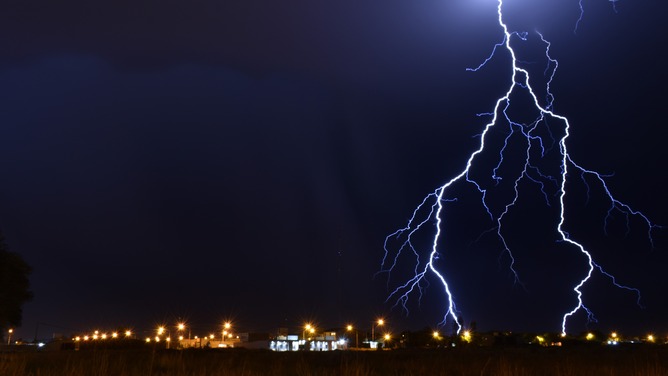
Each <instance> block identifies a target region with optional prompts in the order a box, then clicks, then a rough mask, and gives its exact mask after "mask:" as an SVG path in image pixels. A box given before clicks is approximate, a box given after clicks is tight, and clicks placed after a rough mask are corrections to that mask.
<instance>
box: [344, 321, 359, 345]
mask: <svg viewBox="0 0 668 376" xmlns="http://www.w3.org/2000/svg"><path fill="white" fill-rule="evenodd" d="M346 330H348V331H349V332H351V331H353V330H355V348H358V347H359V331H358V330H357V329H355V328H353V326H352V325H348V326H346Z"/></svg>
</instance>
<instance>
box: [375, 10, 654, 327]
mask: <svg viewBox="0 0 668 376" xmlns="http://www.w3.org/2000/svg"><path fill="white" fill-rule="evenodd" d="M579 6H580V11H581V13H580V17H579V19H578V20H577V22H576V30H577V26H578V24H579V23H580V22H581V21H582V15H583V5H582V1H581V0H580V1H579ZM614 6H615V3H614V0H613V7H614ZM502 9H503V0H498V1H497V13H498V22H499V26H500V27H501V29H502V30H503V39H502V41H501V42H500V43H498V44H496V45H494V47H493V49H492V52H491V54H490V55H489V56H488V57H487V58H486V59H485V60H484V61H483V62H482V63H481V64H480V65H479V66H477V67H475V68H468V69H467V70H468V71H471V72H476V71H478V70H480V69H483V68H484V67H485V65H486V64H487V63H488V62H489V61H490V60H492V59H493V58H495V56H497V54H498V52H499V51H500V50H504V49H505V51H507V52H508V53H509V55H510V60H511V63H512V74H511V83H510V86H509V87H508V89H507V91H506V92H505V94H504V95H503V96H502V97H500V98H498V100H496V104H495V106H494V110H493V111H491V112H489V113H485V114H478V116H491V117H492V119H491V121H490V122H489V123H487V124H486V125H485V127H484V129H483V131H482V133H481V134H480V144H479V146H478V148H477V150H475V151H473V152H472V153H471V155H470V156H469V158H468V160H467V162H466V166H465V167H464V169H463V170H462V171H461V172H460V173H459V174H457V175H456V176H455V177H453V178H452V179H450V180H449V181H447V182H446V183H445V184H443V185H442V186H440V187H439V188H437V189H436V190H434V191H433V192H431V193H430V194H428V195H427V196H426V197H425V198H424V200H423V201H422V202H421V203H420V204H419V205H418V206H417V208H416V209H415V211H414V212H413V215H412V216H411V218H410V219H409V221H408V223H407V225H406V226H405V227H404V228H402V229H399V230H397V231H396V232H394V233H392V234H390V235H389V236H388V237H387V238H386V239H385V255H384V257H383V260H382V263H381V272H387V273H388V275H389V274H390V273H391V272H392V271H393V270H394V268H395V267H396V266H397V263H398V260H399V257H400V256H401V255H402V254H403V253H405V252H411V253H412V255H413V258H414V260H415V261H414V262H415V267H414V272H415V273H414V276H413V277H412V278H410V279H408V280H407V281H405V282H404V283H402V284H399V285H398V287H396V289H394V290H393V291H392V292H391V293H390V294H389V296H388V298H387V300H388V301H391V300H393V301H395V306H397V305H401V306H402V308H403V309H404V310H405V311H406V313H408V308H407V303H408V301H409V298H410V296H411V295H413V294H417V295H418V300H421V299H422V294H423V289H424V288H425V287H426V286H427V285H428V282H427V280H426V278H427V276H428V275H433V276H435V277H436V279H437V280H438V281H440V283H441V285H442V288H443V291H444V292H445V297H446V299H447V303H446V304H445V313H444V315H443V320H442V321H441V323H440V324H439V325H444V324H445V323H446V321H447V320H448V319H451V320H452V321H454V324H455V325H456V327H457V328H458V329H457V332H458V333H459V331H461V329H462V325H463V323H461V322H460V319H459V318H458V314H459V312H458V310H457V306H456V304H455V296H454V293H453V290H452V289H451V286H450V284H449V283H448V281H447V279H446V278H445V276H444V274H443V273H442V272H440V271H439V270H437V269H436V267H435V266H434V262H435V261H436V260H437V259H438V258H439V257H440V256H441V252H440V251H439V249H440V248H441V246H440V242H441V240H442V237H443V235H444V234H443V233H442V230H441V227H442V222H443V215H444V213H443V212H444V203H445V202H448V201H454V200H456V199H454V198H448V196H447V195H446V194H447V193H449V191H450V190H451V189H452V187H453V185H455V184H457V183H463V182H466V183H470V184H472V185H473V186H474V187H475V188H476V189H477V191H478V192H479V193H480V195H481V202H482V205H483V206H484V208H485V210H486V212H487V214H488V215H489V216H490V218H491V219H492V221H493V223H495V227H493V228H492V229H491V231H494V232H495V233H496V236H498V238H499V240H500V242H501V245H502V254H503V255H506V256H508V257H509V259H510V264H509V268H510V271H511V272H512V274H513V276H514V279H515V282H516V283H519V284H522V282H521V280H520V276H519V274H518V273H517V271H516V270H515V257H514V256H513V253H512V252H511V249H510V247H509V245H508V243H507V242H506V239H505V238H504V235H503V231H502V230H503V223H504V219H505V217H506V215H507V214H508V213H509V212H510V211H511V210H512V209H513V207H514V206H515V205H516V203H517V201H518V199H519V197H520V183H521V182H522V181H528V182H531V183H534V184H535V185H537V186H538V187H539V189H540V191H541V192H542V195H543V197H544V198H545V202H546V204H547V205H548V206H550V197H549V195H548V193H547V191H546V185H551V186H554V189H555V190H556V192H557V193H556V195H555V196H557V197H558V206H559V220H558V223H556V231H557V232H558V234H559V238H560V239H559V240H560V241H562V242H565V243H568V244H570V245H571V246H573V247H574V248H575V249H577V250H578V251H579V252H580V253H581V254H582V256H583V257H584V258H585V260H586V263H587V272H586V274H585V276H584V277H583V278H582V279H581V280H580V282H579V283H578V284H577V285H576V286H574V287H573V292H574V293H575V297H576V304H575V305H574V306H573V308H572V309H570V310H569V311H568V312H566V313H565V314H564V315H563V319H562V322H561V331H562V334H564V335H565V334H566V327H567V321H568V319H569V318H570V317H572V316H573V315H574V314H576V313H577V312H579V311H583V312H584V313H585V314H586V315H587V318H588V320H589V321H596V318H595V317H594V315H593V312H592V311H591V310H590V309H589V308H587V306H586V305H585V303H584V297H583V292H582V288H583V287H584V286H585V285H586V284H587V282H588V281H589V280H590V279H591V277H592V275H593V274H594V273H596V272H598V273H600V274H601V275H602V276H604V277H606V278H608V279H609V280H610V282H611V283H612V284H613V285H615V286H617V287H619V288H621V289H625V290H629V291H631V292H633V293H635V294H636V300H637V303H638V305H640V291H639V290H637V289H635V288H633V287H628V286H624V285H622V284H619V283H618V282H617V280H616V278H615V277H614V276H612V275H611V274H609V273H608V272H606V271H605V270H604V269H603V268H602V267H601V266H600V265H599V264H597V263H596V262H595V261H594V258H593V256H592V254H591V253H590V252H589V251H587V249H586V248H585V247H584V246H583V245H582V244H581V243H579V242H578V241H576V240H574V239H573V238H572V237H571V236H570V234H569V233H568V232H567V231H566V230H565V223H566V205H565V200H566V195H567V190H566V184H567V181H568V179H569V177H570V176H571V175H572V174H571V172H572V171H573V172H576V173H579V175H580V177H581V179H582V181H583V183H584V184H585V186H586V188H587V192H589V186H588V185H587V182H586V181H585V177H587V176H591V177H593V179H594V180H595V181H597V182H598V184H600V186H601V187H602V188H603V190H604V191H605V194H606V195H607V199H608V200H609V202H610V206H609V209H608V216H607V217H606V218H605V220H604V226H607V221H608V217H609V216H610V215H611V213H612V212H613V211H618V212H621V213H623V214H624V215H625V216H626V219H627V225H628V219H629V217H630V216H637V217H639V218H641V219H642V220H643V221H644V223H645V224H646V225H647V229H648V230H647V231H648V237H649V240H650V243H651V244H652V246H653V242H652V230H654V229H655V228H656V227H658V226H656V225H655V224H653V223H652V222H651V221H650V220H649V219H648V218H647V217H646V216H645V215H644V214H643V213H641V212H639V211H637V210H634V209H632V208H631V207H630V206H629V205H627V204H624V203H622V202H621V201H619V200H617V199H616V198H615V197H614V196H613V195H612V193H611V191H610V189H609V188H608V185H607V183H606V180H605V178H606V176H605V175H602V174H600V173H598V172H596V171H592V170H588V169H586V168H584V167H582V166H581V165H579V164H577V163H575V162H574V161H573V159H572V158H571V155H570V154H569V152H568V148H567V140H568V138H569V136H570V123H569V121H568V119H567V118H566V117H565V116H562V115H559V114H557V113H555V112H554V109H553V102H554V96H553V95H552V92H551V88H550V85H551V84H552V80H553V79H554V77H555V74H556V71H557V68H558V62H557V60H555V59H553V58H552V57H551V56H550V46H551V45H550V43H549V42H548V41H547V40H546V39H545V38H544V37H543V35H542V34H540V33H538V36H539V37H540V40H541V42H542V43H543V44H544V46H545V59H546V61H547V66H546V68H545V71H544V76H545V77H546V80H545V87H546V88H545V97H544V104H541V101H540V100H539V99H538V96H537V95H536V92H535V91H534V88H533V87H532V85H531V82H532V81H531V80H530V74H529V71H528V70H527V69H525V68H522V67H521V66H520V63H521V62H520V60H518V58H517V56H516V53H515V50H514V49H513V47H512V46H511V42H513V41H515V42H518V43H522V42H524V41H526V40H527V39H528V38H529V34H528V33H526V32H516V31H510V30H509V28H508V26H507V25H506V23H505V22H504V17H503V11H502ZM517 92H524V93H528V94H529V98H531V101H532V105H533V107H534V110H535V111H536V112H537V113H538V116H537V117H536V119H535V120H533V121H532V122H530V123H528V124H522V123H520V122H517V121H514V120H512V118H511V116H510V115H509V112H508V110H509V108H510V107H511V100H510V98H511V95H513V94H515V93H517ZM500 116H502V118H501V119H500ZM499 120H503V122H505V123H507V124H508V126H509V130H508V133H507V136H506V137H505V139H504V140H503V145H502V146H501V148H500V150H499V152H498V163H497V164H496V166H495V167H494V168H493V170H492V179H493V180H494V181H495V182H496V183H497V184H499V182H500V181H501V180H502V179H503V177H502V176H501V175H500V173H499V171H500V168H501V166H502V164H503V163H505V161H504V155H505V153H506V152H507V147H508V143H509V141H510V139H511V137H514V136H519V137H522V138H523V140H524V142H525V144H526V149H525V150H526V153H525V154H524V162H523V165H522V166H521V167H522V168H521V171H520V172H519V175H518V176H517V177H516V178H515V179H514V182H513V190H514V194H513V195H512V198H511V199H510V200H509V201H508V202H507V203H505V205H503V206H502V207H503V209H502V210H501V211H500V213H497V214H494V213H493V211H492V210H491V209H490V207H489V205H488V202H487V200H488V196H487V189H486V188H484V187H483V185H482V184H480V183H479V182H477V181H476V180H475V178H474V177H473V176H472V175H471V171H472V169H473V165H474V161H475V159H476V157H478V156H479V155H480V154H482V153H483V151H484V150H485V141H486V140H487V139H488V137H490V136H489V134H490V131H491V130H492V128H494V127H496V126H498V123H499ZM548 120H550V121H554V122H557V123H559V124H563V125H562V127H563V128H562V130H561V132H563V134H562V135H560V138H559V140H558V143H557V142H556V140H555V139H554V136H553V133H552V131H551V130H550V127H549V126H548V124H547V122H548ZM539 130H542V131H543V132H547V133H548V135H549V137H551V138H552V141H554V142H552V144H557V145H558V150H559V153H560V154H559V162H558V163H559V166H558V169H559V171H560V173H559V174H556V176H550V175H548V174H544V173H543V172H541V170H540V169H539V168H538V167H537V166H536V165H535V163H532V162H534V159H535V158H543V157H545V155H546V153H547V152H548V150H549V144H548V146H546V142H545V140H543V136H540V135H539ZM536 155H540V157H537V156H536ZM432 224H433V225H434V228H435V233H434V235H433V241H432V242H431V246H430V247H429V249H428V257H426V258H423V257H421V252H420V251H419V250H418V247H416V246H415V245H414V243H413V239H414V237H415V236H416V234H417V233H418V232H420V230H423V229H425V228H427V227H431V226H432ZM488 232H489V231H488ZM397 240H398V241H399V247H398V248H397V249H395V250H391V248H390V244H391V243H390V242H391V241H392V242H394V241H397ZM424 253H427V252H424ZM390 260H392V261H391V262H390ZM389 283H390V282H389V278H388V284H389Z"/></svg>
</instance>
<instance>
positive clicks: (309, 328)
mask: <svg viewBox="0 0 668 376" xmlns="http://www.w3.org/2000/svg"><path fill="white" fill-rule="evenodd" d="M306 332H309V333H313V325H311V324H308V323H307V324H306V325H304V330H303V331H302V339H303V340H306Z"/></svg>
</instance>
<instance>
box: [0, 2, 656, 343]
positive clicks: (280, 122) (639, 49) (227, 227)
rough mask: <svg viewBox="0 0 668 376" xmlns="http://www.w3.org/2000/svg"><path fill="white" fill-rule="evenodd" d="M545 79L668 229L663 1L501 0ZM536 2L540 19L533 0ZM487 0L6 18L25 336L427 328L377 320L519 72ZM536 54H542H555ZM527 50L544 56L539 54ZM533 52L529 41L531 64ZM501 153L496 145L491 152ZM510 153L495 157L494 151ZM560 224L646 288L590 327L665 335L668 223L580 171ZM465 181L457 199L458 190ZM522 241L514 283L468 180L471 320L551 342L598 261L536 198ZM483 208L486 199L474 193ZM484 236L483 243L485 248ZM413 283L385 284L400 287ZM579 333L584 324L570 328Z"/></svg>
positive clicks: (519, 230)
mask: <svg viewBox="0 0 668 376" xmlns="http://www.w3.org/2000/svg"><path fill="white" fill-rule="evenodd" d="M506 3H507V5H506V9H507V21H508V23H509V26H510V27H511V29H513V30H520V31H528V32H530V34H529V38H530V39H529V41H528V42H527V46H534V47H538V48H539V49H538V50H537V51H538V53H537V54H534V55H531V54H528V55H527V62H526V64H528V66H531V64H534V65H535V67H536V68H535V69H537V71H538V72H542V70H543V69H544V63H545V62H544V61H543V60H541V59H540V58H541V55H540V54H541V53H542V50H540V48H541V46H540V44H539V43H538V42H539V41H540V39H538V36H537V34H535V33H533V32H534V30H538V31H540V32H541V33H543V35H544V36H545V38H546V39H548V40H550V41H551V42H552V47H551V50H550V52H551V55H552V57H554V58H557V59H558V60H559V70H558V71H557V74H556V77H555V80H554V82H553V84H552V89H553V92H554V94H555V97H556V99H555V102H554V108H555V111H556V112H557V113H559V114H561V115H564V116H567V117H568V118H569V119H570V121H571V137H570V138H569V149H570V152H571V153H572V157H573V158H574V159H575V160H576V161H577V162H578V163H579V164H581V165H583V166H584V167H586V168H590V169H594V170H597V171H600V172H602V173H605V174H612V176H611V177H610V178H608V183H609V187H610V189H611V190H612V192H613V193H614V194H615V195H616V197H617V198H618V199H620V200H622V201H623V202H625V203H627V204H629V205H631V206H632V207H633V208H634V209H637V210H641V211H643V212H644V213H645V214H646V215H647V216H648V217H649V218H650V219H651V220H653V221H654V222H655V223H657V224H659V225H668V213H667V211H666V209H667V208H668V198H667V197H666V195H665V189H664V186H663V184H664V180H665V175H666V172H665V171H666V170H665V168H666V167H665V166H666V163H667V162H668V151H667V150H666V149H665V148H664V147H663V143H664V142H665V139H664V137H663V136H664V135H665V134H666V131H665V129H663V128H664V127H665V126H666V125H668V123H667V122H666V120H665V117H666V116H667V115H666V112H665V109H666V100H667V99H668V97H667V95H666V91H665V88H666V87H667V85H668V76H667V73H666V67H665V59H664V58H663V57H662V56H663V54H664V51H663V50H664V49H665V48H666V46H668V26H667V24H668V23H667V22H666V20H665V19H664V17H665V16H666V15H668V4H666V2H664V1H659V0H644V1H633V0H621V1H619V2H617V3H615V4H616V5H617V6H616V8H617V12H615V9H614V8H613V7H612V3H611V2H609V1H605V0H584V3H583V6H584V9H585V13H584V17H583V19H582V21H581V23H580V24H579V28H578V30H577V32H574V27H575V24H576V22H577V19H578V17H579V8H578V2H577V0H568V1H564V0H540V1H531V2H528V1H519V0H514V1H513V0H507V1H506ZM525 3H529V5H525ZM501 39H502V32H501V29H500V28H499V26H498V24H497V21H496V2H495V1H492V0H474V1H471V0H438V1H436V0H411V1H407V0H383V1H380V0H355V1H352V0H338V1H318V0H315V1H314V0H290V1H282V2H276V1H266V0H244V1H213V0H198V1H188V2H186V1H174V0H170V1H146V0H133V1H118V0H116V1H113V2H112V1H97V2H90V1H79V0H74V1H70V0H65V1H56V2H54V1H45V0H27V1H26V0H22V1H18V0H16V1H15V0H11V1H3V2H2V3H1V4H0V179H1V182H2V183H1V184H0V229H1V230H2V232H3V233H4V235H5V238H6V242H7V245H8V247H9V249H10V250H11V251H14V252H17V253H19V254H20V255H22V256H23V258H24V259H25V260H26V261H27V262H28V263H29V264H30V265H31V266H32V268H33V274H32V276H31V283H32V289H33V291H34V294H35V298H34V300H33V301H32V302H30V303H27V304H26V305H25V306H24V323H23V327H22V328H19V329H18V330H17V334H18V335H17V338H18V337H24V338H27V339H32V337H33V336H34V333H35V328H36V327H37V325H38V323H40V324H39V333H38V335H39V336H40V337H49V336H50V335H51V333H54V332H57V333H71V332H75V331H81V330H93V329H95V328H113V327H117V326H123V325H129V326H131V327H134V328H137V330H144V329H146V330H148V329H150V328H154V327H155V326H156V325H157V324H161V323H167V324H171V323H175V322H176V320H177V319H179V318H183V319H186V320H188V322H189V323H190V325H191V326H192V327H193V330H194V331H197V330H201V331H202V333H204V332H208V331H209V330H211V329H210V328H216V327H217V326H218V325H220V323H222V322H223V320H225V319H232V320H233V321H234V322H235V325H237V327H238V328H239V329H240V330H245V331H273V330H274V328H277V327H286V326H287V327H290V328H292V330H291V331H292V332H295V333H296V332H299V330H300V329H299V328H300V327H301V325H302V324H303V323H304V322H305V321H315V322H316V323H317V324H319V325H321V326H323V327H337V326H342V325H343V324H344V323H347V322H353V323H355V324H356V325H358V326H361V327H369V326H370V325H371V322H372V321H373V319H374V318H376V317H378V316H384V317H386V318H387V320H388V323H389V324H388V325H389V326H390V328H391V329H393V330H400V329H421V328H424V327H435V325H436V324H437V323H438V322H439V321H440V320H441V319H442V315H443V313H444V306H443V305H444V303H445V301H444V297H443V295H442V293H441V289H440V288H439V286H438V285H437V284H436V283H435V282H436V281H435V280H432V282H433V283H432V286H431V288H430V289H429V290H428V291H427V292H426V293H425V295H424V297H423V299H422V302H421V304H420V305H418V304H417V301H412V302H411V303H410V304H409V308H410V309H411V313H410V315H408V316H406V315H405V314H404V313H403V312H402V310H401V309H399V308H395V309H392V304H393V302H389V303H385V298H386V296H387V294H388V290H387V286H388V279H387V275H386V274H380V275H375V273H376V272H378V271H379V270H380V262H381V259H382V257H383V252H384V251H383V242H384V240H385V236H387V235H388V234H390V233H392V232H393V231H395V230H396V229H398V228H401V227H403V226H404V225H405V223H406V221H407V220H408V219H409V218H410V216H411V214H412V211H413V209H414V207H415V206H416V205H418V204H419V203H420V202H421V201H422V199H423V197H424V196H425V195H426V194H428V193H429V192H432V191H433V190H434V189H435V188H437V187H438V186H440V185H441V184H443V183H444V182H445V181H447V180H449V179H450V178H451V177H452V176H454V175H455V174H457V173H459V172H460V171H461V170H462V168H463V167H464V164H465V162H466V160H467V158H468V156H469V155H470V153H471V152H472V151H474V150H475V149H476V148H477V145H478V140H479V139H478V138H477V137H476V135H479V134H480V132H481V131H482V128H483V127H484V124H485V123H486V120H487V119H486V118H484V117H477V116H476V114H478V113H482V112H488V111H491V110H492V108H493V106H494V102H495V100H496V98H497V97H499V96H501V95H503V93H504V90H505V89H506V87H507V85H508V80H509V78H508V77H509V74H510V71H509V65H508V60H507V59H506V58H505V57H506V56H505V55H503V54H501V55H499V56H497V57H496V58H495V59H494V60H493V61H492V62H491V63H490V64H489V65H488V66H487V67H485V69H483V70H481V71H480V72H477V73H473V72H467V71H466V68H467V67H475V66H477V65H478V64H480V63H481V62H482V61H483V60H484V59H485V58H486V57H487V56H489V53H490V52H491V50H492V47H493V45H494V44H495V43H499V42H501ZM537 41H538V42H537ZM531 43H533V44H531ZM526 50H527V51H529V50H531V48H527V49H526ZM499 137H500V139H502V138H503V137H504V136H503V131H501V130H500V131H499V135H498V136H497V139H499ZM497 154H498V153H497ZM572 181H573V183H572V187H573V192H574V193H573V196H572V197H573V201H571V202H570V204H569V205H570V207H571V208H572V210H573V213H574V214H575V215H574V218H573V219H572V220H571V221H570V222H568V221H567V222H566V225H565V227H566V228H567V230H568V231H569V232H570V233H571V234H572V235H573V236H574V237H578V239H580V240H581V241H582V242H583V243H584V244H585V245H586V246H587V247H588V248H589V249H591V250H592V252H593V253H594V254H595V257H596V259H597V260H598V261H599V262H600V264H601V265H602V266H603V267H604V268H605V269H606V270H607V271H608V272H610V273H612V274H614V275H615V276H616V277H617V278H618V281H619V282H622V283H626V284H628V285H631V286H633V287H637V288H639V289H640V290H641V291H642V293H643V299H642V301H641V303H642V305H643V306H644V307H645V308H644V309H641V308H638V307H637V306H636V302H635V296H634V294H633V293H629V292H628V291H624V290H619V289H613V288H611V285H610V283H609V282H608V281H607V280H605V279H603V278H600V276H598V277H596V278H595V279H594V280H592V283H591V284H589V285H587V287H586V288H585V289H584V292H585V299H588V300H586V302H587V303H588V306H589V307H590V308H591V309H592V310H593V311H594V313H595V314H596V317H597V318H598V320H599V322H598V324H591V325H589V328H592V329H600V330H610V329H616V330H626V331H639V332H641V333H643V332H644V331H645V330H653V331H655V332H656V333H664V334H667V333H668V320H666V317H668V299H666V298H665V294H666V291H667V290H666V288H667V287H668V281H667V280H666V278H665V270H666V269H667V268H668V236H667V234H668V232H667V231H668V230H665V229H664V230H657V231H655V232H653V235H654V248H652V246H651V244H650V242H649V241H648V239H647V236H646V235H647V227H646V226H644V225H643V223H642V221H639V220H638V219H637V218H635V219H633V218H632V219H631V220H630V221H629V228H630V231H627V230H626V222H625V220H624V218H623V216H621V215H620V214H619V213H614V214H613V218H612V219H611V221H610V223H609V226H608V227H607V235H606V233H605V228H604V217H605V214H606V209H607V206H606V203H605V201H604V200H602V199H601V194H602V191H601V188H600V185H597V184H596V183H595V182H594V181H592V180H590V181H589V183H590V192H589V193H590V198H589V200H587V197H586V189H585V188H583V187H584V185H583V184H581V183H582V180H581V179H580V178H579V177H573V179H572ZM462 187H464V186H462ZM524 189H525V192H526V193H527V195H526V197H524V196H523V197H524V198H523V200H525V201H522V205H520V206H518V208H517V210H516V211H515V212H513V215H512V216H509V217H508V222H507V223H508V226H507V228H506V230H505V231H506V234H507V236H508V240H509V243H510V246H511V248H512V249H513V251H514V252H516V256H517V258H518V263H517V265H516V266H517V270H518V272H519V273H520V277H521V278H522V282H523V283H524V287H523V286H522V285H520V284H517V283H514V280H513V278H512V276H511V275H510V273H509V270H508V268H507V259H505V258H504V257H503V256H500V255H501V250H502V249H501V247H500V245H499V242H498V239H496V238H494V236H490V235H483V236H481V234H482V233H483V232H484V231H485V230H487V229H489V228H490V227H491V226H492V225H493V223H492V222H491V221H490V220H489V218H488V217H485V216H484V215H480V214H481V205H480V203H479V195H477V193H476V191H475V189H474V188H473V191H472V190H471V187H468V188H466V189H461V190H460V191H457V192H453V196H455V195H456V196H457V197H458V198H459V200H458V201H457V202H456V203H448V206H447V208H448V210H449V211H448V214H447V220H446V224H445V225H444V231H445V232H446V234H448V235H447V241H444V242H445V243H444V248H443V249H442V254H441V260H440V261H439V262H440V264H439V265H441V266H442V267H443V270H445V271H446V272H447V273H449V274H448V275H449V276H450V278H451V279H452V288H453V289H454V294H455V297H456V298H457V300H458V303H459V308H460V310H461V315H462V317H463V318H464V320H465V322H466V323H469V322H471V321H475V322H477V326H478V329H480V330H491V329H500V330H515V331H519V330H536V331H558V330H560V325H561V316H562V315H563V313H564V312H565V311H567V310H570V309H571V308H572V307H573V306H574V304H575V297H574V295H573V293H572V292H571V291H570V288H572V287H573V286H574V285H575V284H576V283H577V280H578V278H579V277H581V276H582V275H583V273H585V272H586V271H585V266H586V265H584V266H583V262H584V259H583V258H582V257H581V256H578V254H577V252H576V251H575V250H574V249H573V248H572V247H568V246H566V245H564V244H559V243H557V241H556V240H557V237H556V236H555V231H554V227H555V225H556V221H555V218H556V217H555V208H554V207H547V206H546V205H545V200H544V199H543V198H542V196H541V194H540V190H539V189H538V188H537V187H536V186H535V185H530V184H527V185H526V186H525V187H524ZM476 200H477V202H476ZM476 239H478V240H477V241H476ZM410 268H411V266H410V265H408V266H405V265H404V266H403V267H400V268H399V269H398V270H397V273H396V275H393V276H392V278H391V279H390V280H389V285H390V286H393V285H396V283H399V282H400V281H401V279H402V278H405V277H406V276H407V275H406V274H405V272H406V271H407V270H410ZM570 329H571V331H573V332H579V331H582V330H585V329H587V326H586V325H585V318H584V317H583V316H581V315H578V316H577V317H576V318H575V319H573V320H572V321H571V322H570Z"/></svg>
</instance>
